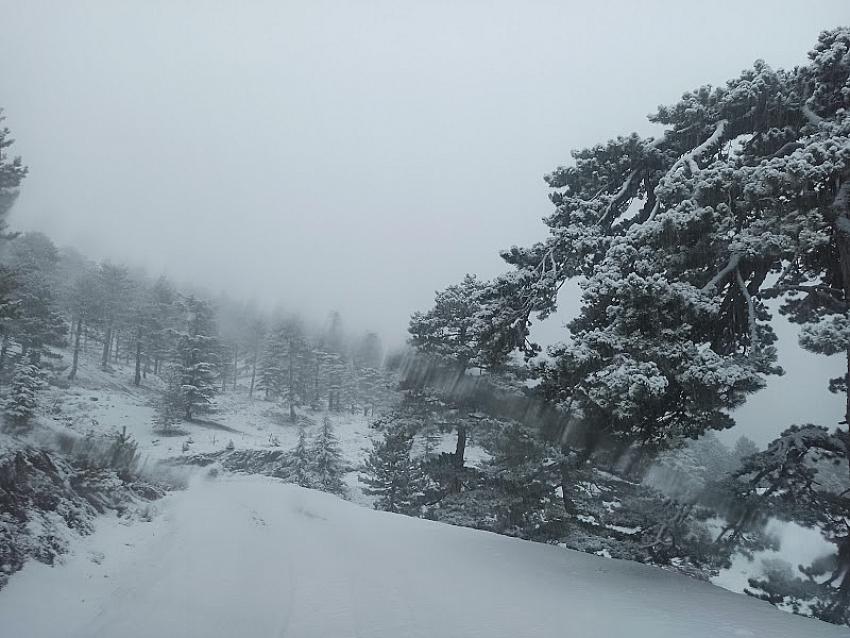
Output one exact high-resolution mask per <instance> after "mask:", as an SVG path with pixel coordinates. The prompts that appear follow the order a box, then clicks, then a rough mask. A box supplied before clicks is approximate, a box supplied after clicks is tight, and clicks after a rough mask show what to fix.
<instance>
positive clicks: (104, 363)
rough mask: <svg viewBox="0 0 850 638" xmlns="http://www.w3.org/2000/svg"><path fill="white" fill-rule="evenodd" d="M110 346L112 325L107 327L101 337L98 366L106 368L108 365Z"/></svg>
mask: <svg viewBox="0 0 850 638" xmlns="http://www.w3.org/2000/svg"><path fill="white" fill-rule="evenodd" d="M111 348H112V326H109V327H107V329H106V336H105V337H104V339H103V357H102V358H101V360H100V367H101V368H103V369H104V370H106V368H108V367H109V352H110V350H111Z"/></svg>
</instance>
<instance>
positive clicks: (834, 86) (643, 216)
mask: <svg viewBox="0 0 850 638" xmlns="http://www.w3.org/2000/svg"><path fill="white" fill-rule="evenodd" d="M848 33H850V32H848V30H847V29H836V30H834V31H830V32H825V33H824V34H822V35H821V37H820V40H819V42H818V45H817V47H816V49H815V50H814V51H813V52H812V53H811V55H810V59H811V64H810V65H808V66H803V67H799V68H796V69H794V70H792V71H782V70H773V69H771V68H770V67H769V66H768V65H767V64H765V63H764V62H762V61H758V62H756V63H755V65H754V67H753V68H752V69H749V70H746V71H744V72H743V73H742V74H741V76H740V77H738V78H736V79H733V80H731V81H729V82H728V83H727V84H726V85H725V86H722V87H701V88H699V89H697V90H695V91H691V92H688V93H686V94H685V95H684V96H683V98H682V99H681V100H680V101H679V102H678V103H676V104H674V105H672V106H669V107H661V108H660V109H659V110H658V112H657V113H656V114H655V115H653V116H652V117H651V118H650V119H651V120H652V121H653V122H655V123H657V124H660V125H662V126H664V127H665V129H666V130H665V132H664V133H663V134H662V135H661V136H659V137H654V138H644V137H641V136H639V135H637V134H632V135H628V136H624V137H618V138H616V139H614V140H610V141H608V142H606V143H604V144H599V145H597V146H594V147H592V148H588V149H585V150H581V151H577V152H575V153H573V159H574V162H573V164H572V165H571V166H567V167H562V168H558V169H557V170H555V171H554V172H553V173H552V174H550V175H549V176H548V177H547V182H548V183H549V186H550V187H551V188H552V194H551V199H552V202H553V203H554V205H555V211H554V213H553V214H552V215H551V216H550V217H549V218H548V219H547V220H546V223H547V225H548V227H549V230H550V236H549V238H548V239H547V240H546V241H545V242H541V243H538V244H535V245H533V246H531V247H529V248H519V247H514V248H512V249H510V250H508V251H505V252H504V253H503V257H504V258H505V260H506V261H507V262H508V263H510V264H511V265H512V266H514V270H513V271H512V272H510V273H508V274H506V275H503V276H501V277H497V278H496V279H495V280H494V281H493V282H491V283H490V284H489V285H488V289H487V290H485V291H484V292H483V293H482V294H481V295H479V299H481V301H482V305H481V309H480V310H479V311H478V313H477V319H478V326H477V328H476V331H477V333H478V334H479V335H480V343H479V347H480V348H481V349H482V350H484V351H485V352H486V353H488V356H489V357H490V358H491V359H497V358H498V357H500V356H502V357H504V356H508V355H509V354H510V352H511V351H513V350H514V349H516V348H519V349H522V350H533V349H532V348H531V347H530V346H529V345H528V344H527V340H528V334H529V333H528V330H529V323H530V321H531V318H532V316H536V317H540V318H542V317H545V316H547V315H549V314H550V313H551V312H553V311H554V310H555V309H556V305H557V293H558V290H559V289H560V288H561V286H562V285H563V284H564V282H565V281H567V280H569V279H577V280H578V281H579V283H580V285H581V287H582V289H583V295H582V306H581V309H580V312H579V314H578V316H577V317H576V319H575V320H573V321H572V322H571V323H570V324H569V341H567V342H565V343H563V344H561V345H559V346H556V347H554V348H552V349H551V352H550V354H551V362H548V363H546V364H544V365H541V366H540V370H539V371H540V374H541V377H542V386H541V387H542V390H543V391H544V392H545V393H546V396H547V397H548V398H549V399H551V400H553V401H555V402H558V403H559V404H560V405H562V406H563V407H564V409H565V410H568V411H569V413H570V415H571V419H568V420H566V422H570V421H574V422H578V423H581V424H583V426H584V427H585V428H586V431H587V432H588V433H589V434H590V435H591V440H590V441H589V442H588V443H589V444H590V445H592V444H593V443H594V441H593V438H594V437H595V436H598V435H601V434H602V433H604V434H605V436H607V437H615V438H626V439H630V440H634V441H639V442H640V443H641V444H642V445H643V446H644V448H645V449H646V448H649V449H651V448H652V447H660V446H664V445H666V444H667V443H668V442H670V441H675V440H677V439H678V438H680V437H682V436H689V437H694V436H697V435H699V434H701V433H702V432H704V431H706V430H708V429H723V428H726V427H730V426H731V425H732V424H733V419H732V417H731V416H730V414H729V412H730V410H731V409H732V408H734V407H736V406H738V405H740V403H741V402H742V401H743V400H744V399H745V398H746V396H747V395H748V394H750V393H752V392H754V391H756V390H758V389H759V388H761V387H762V386H763V385H764V376H765V375H767V374H771V373H775V372H778V368H777V367H776V365H775V360H776V354H775V349H774V347H773V342H774V340H775V336H774V333H773V331H772V329H771V327H770V324H769V319H770V310H769V308H768V306H767V305H766V304H765V303H764V300H765V298H766V297H768V296H771V295H774V296H775V295H781V296H783V298H787V299H792V298H797V297H798V296H799V295H803V298H804V300H805V302H803V303H802V304H798V305H799V307H800V313H798V314H797V315H796V316H797V317H798V318H799V320H804V319H805V318H806V317H807V316H808V317H810V318H811V319H812V320H816V324H817V326H818V327H819V329H822V330H823V331H825V332H826V333H830V334H835V333H836V331H837V332H838V333H841V334H843V332H842V330H843V329H842V328H840V324H841V322H842V321H844V320H843V319H842V318H841V317H842V316H843V315H842V314H841V313H842V312H845V311H844V310H842V309H841V304H842V303H843V299H842V298H843V296H844V295H845V293H844V290H843V288H842V286H843V284H842V283H841V281H842V280H841V272H842V263H844V261H842V259H844V258H842V257H841V255H842V254H843V253H842V250H843V249H841V246H842V245H843V243H842V242H843V241H844V237H845V235H847V236H850V235H848V234H847V233H844V231H842V230H841V229H842V228H843V226H844V225H845V222H844V221H842V219H845V220H846V219H850V217H847V215H850V213H848V212H847V205H848V197H846V195H847V194H848V193H850V182H847V179H848V178H847V175H846V168H845V167H846V165H847V161H848V154H850V147H848V144H847V130H848V128H847V127H848V126H850V119H848V115H847V113H848V110H847V106H848V97H847V92H846V81H847V76H848V74H847V68H848V66H847V65H848V62H847V42H848V37H849V36H848ZM846 225H847V227H848V228H850V222H847V223H846ZM842 233H844V234H842ZM848 245H850V244H848ZM845 261H847V263H848V264H850V252H848V257H847V259H846V260H845ZM847 272H850V266H848V267H847ZM848 281H850V278H848ZM812 304H815V306H816V307H818V308H819V312H818V313H815V314H813V313H809V315H805V313H804V312H803V309H804V308H810V307H812ZM795 307H797V306H795ZM826 309H831V310H830V312H832V313H837V314H829V313H827V312H826ZM841 325H843V324H841ZM848 325H850V324H848ZM816 332H817V330H816V329H815V327H814V326H813V327H812V328H810V329H808V332H806V334H807V335H808V337H807V338H808V339H809V341H810V342H811V343H812V344H814V342H815V341H816V340H817V339H816V334H815V333H816ZM842 339H843V337H842V338H841V339H837V340H833V341H832V342H833V344H836V346H837V348H839V349H840V348H841V347H843V346H842V345H841V344H842V343H844V341H842Z"/></svg>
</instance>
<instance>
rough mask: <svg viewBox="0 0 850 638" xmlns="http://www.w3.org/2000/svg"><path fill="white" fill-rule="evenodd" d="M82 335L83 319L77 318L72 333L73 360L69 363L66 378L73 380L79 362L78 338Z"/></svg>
mask: <svg viewBox="0 0 850 638" xmlns="http://www.w3.org/2000/svg"><path fill="white" fill-rule="evenodd" d="M82 333H83V318H82V317H77V329H76V331H75V332H74V359H73V361H72V362H71V371H70V372H69V373H68V378H69V379H70V380H72V381H73V380H74V377H76V376H77V364H78V363H79V360H80V337H81V336H82Z"/></svg>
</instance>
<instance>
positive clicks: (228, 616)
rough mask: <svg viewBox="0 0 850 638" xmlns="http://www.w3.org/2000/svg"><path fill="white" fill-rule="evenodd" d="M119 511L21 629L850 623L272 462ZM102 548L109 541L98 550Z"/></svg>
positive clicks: (700, 630) (11, 611)
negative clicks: (344, 486)
mask: <svg viewBox="0 0 850 638" xmlns="http://www.w3.org/2000/svg"><path fill="white" fill-rule="evenodd" d="M161 507H162V511H161V512H160V513H159V514H158V515H157V516H155V517H154V519H153V521H152V522H150V523H136V524H133V525H123V524H121V523H120V522H119V521H118V519H113V520H112V521H109V520H107V521H105V522H104V523H103V524H102V525H101V528H100V529H99V530H98V531H97V532H96V533H95V534H94V535H93V536H91V537H88V538H86V539H84V540H83V541H82V543H81V544H80V545H79V546H78V547H77V550H76V552H75V554H74V555H73V556H72V557H70V558H69V559H68V561H67V564H66V565H64V566H63V567H59V568H52V569H51V568H48V567H46V566H44V565H39V564H36V563H31V564H29V565H27V567H25V569H24V570H23V571H22V572H21V573H20V574H17V575H16V576H15V577H14V578H12V579H11V581H10V583H9V586H8V588H7V589H6V590H4V591H3V592H2V593H0V622H2V626H3V629H4V634H6V633H8V635H10V636H21V637H39V638H41V637H44V638H48V637H50V636H57V637H58V636H63V637H67V636H75V637H83V636H86V637H89V636H91V637H95V636H122V638H134V637H145V638H148V637H150V636H157V637H159V638H166V637H169V636H175V637H176V636H181V637H187V638H188V637H193V636H198V637H201V636H203V637H204V638H217V637H222V638H224V637H227V638H230V637H232V636H247V637H258V638H260V637H275V638H277V637H286V636H289V637H292V638H311V637H319V636H321V637H327V638H344V637H348V636H352V637H354V636H357V637H361V638H367V637H372V638H400V637H402V636H409V637H413V638H418V637H422V638H426V637H428V638H433V637H452V636H458V637H461V636H463V637H478V636H480V637H482V638H483V637H485V636H486V637H487V638H500V637H505V638H516V637H518V636H525V637H537V636H553V637H554V636H559V637H560V636H574V637H581V636H595V637H607V636H612V637H613V636H617V637H621V636H623V635H628V636H632V637H636V638H640V637H644V636H646V637H652V638H661V637H665V636H671V637H672V636H676V637H679V636H688V637H689V638H702V637H705V638H708V637H711V638H718V637H721V636H770V637H771V638H783V637H788V638H790V637H801V636H806V637H810V638H817V637H821V636H823V637H826V636H846V635H847V633H846V630H845V629H842V628H839V627H834V626H831V625H827V624H825V623H821V622H818V621H814V620H808V619H803V618H798V617H794V616H791V615H789V614H785V613H783V612H780V611H777V610H776V609H774V608H773V607H771V606H770V605H768V604H766V603H761V602H759V601H756V600H752V599H748V598H746V597H744V596H740V595H736V594H732V593H730V592H727V591H724V590H722V589H719V588H717V587H714V586H712V585H709V584H706V583H702V582H698V581H695V580H691V579H689V578H685V577H682V576H677V575H674V574H670V573H667V572H664V571H661V570H659V569H654V568H651V567H646V566H642V565H639V564H636V563H629V562H623V561H615V560H609V559H604V558H599V557H595V556H590V555H587V554H581V553H578V552H572V551H568V550H563V549H559V548H555V547H549V546H545V545H540V544H535V543H530V542H525V541H520V540H515V539H511V538H506V537H502V536H496V535H493V534H488V533H485V532H479V531H474V530H469V529H463V528H456V527H450V526H446V525H441V524H437V523H432V522H429V521H422V520H417V519H412V518H407V517H403V516H397V515H390V514H385V513H380V512H373V511H370V510H367V509H364V508H362V507H358V506H356V505H353V504H351V503H346V502H344V501H341V500H339V499H337V498H335V497H333V496H330V495H327V494H323V493H319V492H314V491H310V490H304V489H301V488H298V487H295V486H292V485H284V484H281V483H279V482H276V481H273V480H271V479H265V478H261V477H255V476H254V477H240V478H217V479H200V480H198V481H196V482H195V483H194V484H193V485H192V486H191V487H190V488H189V489H188V490H186V491H185V492H181V493H176V494H173V495H171V496H169V497H168V498H167V499H166V500H165V502H164V503H163V504H162V506H161ZM94 548H97V549H98V550H100V551H102V552H103V554H100V553H99V552H94V551H88V550H90V549H94Z"/></svg>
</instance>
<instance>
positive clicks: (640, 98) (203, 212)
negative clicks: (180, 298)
mask: <svg viewBox="0 0 850 638" xmlns="http://www.w3.org/2000/svg"><path fill="white" fill-rule="evenodd" d="M594 4H595V3H588V2H583V3H570V2H532V3H521V2H515V3H498V2H464V3H458V2H430V3H421V2H419V3H414V2H400V1H397V0H394V1H391V2H377V1H373V2H368V3H348V2H322V1H318V2H317V1H314V2H309V3H307V2H305V3H298V4H296V3H281V2H268V3H261V2H249V3H217V4H216V5H211V3H207V2H203V3H201V2H197V3H193V2H179V3H172V2H150V3H136V4H134V5H130V4H129V3H113V2H91V3H83V2H74V3H56V2H10V1H4V2H2V3H0V15H2V16H3V19H2V22H3V37H2V38H0V106H3V107H4V108H5V114H6V116H7V121H6V124H7V125H8V126H9V127H10V128H11V129H12V131H13V133H14V136H15V138H16V140H17V141H16V144H15V147H14V149H15V152H16V153H19V154H21V155H22V156H23V158H24V160H25V162H26V164H28V165H29V167H30V175H29V177H28V178H27V179H26V181H25V183H24V186H23V189H22V192H21V196H20V199H19V200H18V202H17V204H16V207H15V208H14V209H13V214H12V219H11V224H12V226H13V227H14V228H17V229H22V230H30V229H31V230H40V231H44V232H46V233H47V234H48V235H50V237H51V238H52V239H53V240H54V241H55V242H56V243H57V244H60V245H70V246H73V247H76V248H77V249H79V250H81V251H82V252H83V253H85V254H86V255H88V256H90V257H92V258H96V259H103V258H108V259H113V260H116V261H122V262H125V263H128V264H131V265H138V266H143V267H145V268H146V269H147V270H148V271H149V272H150V273H152V274H154V275H158V274H160V273H162V272H165V273H168V274H169V275H170V276H171V277H173V278H174V279H175V280H177V281H180V282H192V283H195V284H201V285H203V286H206V287H207V288H209V289H210V290H212V291H214V292H218V291H223V292H227V293H228V294H229V295H231V296H235V297H239V298H252V297H253V298H256V299H258V300H260V301H261V302H262V303H264V304H267V305H275V304H278V303H280V304H282V305H283V307H284V308H286V309H289V310H298V311H301V312H302V313H303V314H304V315H306V316H308V317H313V318H316V320H321V319H323V318H324V317H325V316H326V314H327V312H328V311H329V310H331V309H335V310H339V311H340V312H341V313H342V315H343V317H344V319H345V321H346V324H347V325H348V326H349V327H350V328H351V329H356V330H361V329H367V328H368V329H374V330H377V331H378V332H380V333H381V334H382V335H383V337H384V339H385V341H386V342H387V343H389V344H391V345H392V344H400V343H401V342H402V341H403V339H404V336H405V327H406V324H407V318H408V317H409V315H410V313H411V312H412V311H414V310H417V309H422V308H426V307H427V306H428V305H429V303H430V302H431V300H432V297H433V293H434V291H435V290H436V289H438V288H442V287H444V286H446V285H448V284H450V283H453V282H455V281H457V280H459V279H460V278H461V277H462V276H463V274H464V273H465V272H476V273H478V274H480V275H482V276H484V277H490V276H493V275H495V274H497V273H498V272H500V271H501V270H502V269H503V265H502V263H501V260H500V259H499V256H498V250H499V249H501V248H505V247H508V246H510V245H511V244H527V243H531V242H533V241H536V240H540V239H542V238H543V237H544V236H545V227H544V226H543V224H542V223H541V221H540V219H541V217H543V216H545V215H547V214H549V212H550V210H551V205H550V204H549V202H548V200H547V189H546V186H545V184H544V182H543V180H542V179H541V178H542V176H543V175H544V174H545V173H546V172H548V171H550V170H552V169H553V168H555V167H556V166H557V165H559V164H563V163H567V162H568V161H569V159H570V155H569V152H570V150H571V149H573V148H579V147H583V146H586V145H590V144H594V143H596V142H600V141H604V140H605V139H607V138H609V137H612V136H615V135H617V134H620V133H627V132H630V131H632V130H637V131H638V132H640V133H645V134H647V133H649V134H651V133H652V132H653V128H652V127H651V125H650V124H649V123H648V122H647V121H646V115H647V114H648V113H650V112H651V111H653V110H654V108H655V107H656V106H657V105H658V104H661V103H667V102H672V101H674V100H675V99H677V98H678V97H679V96H680V95H681V93H682V92H683V91H684V90H687V89H690V88H694V87H696V86H699V85H702V84H705V83H707V82H711V83H715V84H718V83H722V82H724V81H725V80H726V79H727V78H730V77H733V76H735V75H736V74H737V73H738V72H739V71H740V70H741V69H742V68H744V67H746V66H749V65H750V64H751V63H752V62H753V60H755V59H756V58H764V59H765V60H767V61H768V62H769V63H770V64H771V65H772V66H775V67H780V66H784V67H790V66H794V65H795V64H799V63H802V62H804V60H805V52H806V51H807V50H808V49H809V47H810V46H811V45H812V44H813V43H814V42H815V40H816V38H817V34H818V32H819V31H820V30H822V29H824V28H828V27H832V26H834V25H837V24H839V23H841V22H843V21H846V19H847V17H848V11H847V4H846V2H845V1H844V0H838V1H834V2H827V1H819V2H817V3H814V5H812V4H811V3H800V2H751V3H740V2H712V3H699V4H697V3H694V4H693V6H690V7H687V8H685V7H684V6H683V5H684V3H681V2H653V3H626V2H622V3H619V7H618V9H617V10H616V11H615V10H614V5H613V4H610V3H598V4H597V5H596V6H594ZM571 290H572V292H570V293H569V294H566V295H564V296H563V298H562V306H563V315H562V316H560V317H556V318H555V319H554V320H550V321H549V322H547V324H546V326H544V329H542V330H539V331H538V334H539V335H540V336H541V338H543V339H544V340H545V341H552V340H555V339H557V338H558V336H559V335H560V334H563V329H562V328H561V324H562V323H563V316H566V315H569V313H570V312H571V311H572V310H574V308H575V307H576V293H575V289H574V288H573V289H571ZM783 331H784V332H788V335H790V336H788V335H786V336H785V337H784V338H783V344H784V345H783V361H782V362H781V363H782V364H783V365H785V366H786V368H790V367H791V366H793V365H795V362H797V361H799V362H801V364H800V366H797V367H798V368H799V369H800V370H802V372H796V373H795V374H798V375H800V376H791V375H789V376H788V377H786V378H785V379H783V380H782V381H781V382H780V385H778V386H777V385H771V387H770V388H769V391H768V392H765V393H762V395H761V396H760V397H756V398H755V399H754V400H753V402H752V404H751V405H750V406H748V407H747V408H746V411H745V412H743V413H742V425H743V426H744V428H737V429H736V435H737V434H739V433H741V432H745V433H748V434H750V435H751V436H753V438H756V439H757V440H758V441H759V442H760V443H764V442H765V441H766V440H767V439H768V438H769V437H770V436H771V435H773V434H775V433H776V432H777V431H779V430H781V429H783V428H784V427H785V426H786V425H787V424H788V423H789V422H790V421H789V418H790V415H791V413H792V412H793V409H789V406H791V405H792V404H793V405H794V406H796V405H800V406H801V410H800V414H801V418H805V419H806V420H813V421H816V422H821V423H823V424H825V425H832V424H833V423H834V422H835V421H837V420H838V418H839V417H838V415H839V414H840V413H841V410H840V405H839V403H838V402H835V403H830V402H829V401H827V400H825V399H824V397H825V394H826V393H825V385H826V379H827V378H828V377H829V376H830V370H828V369H827V367H828V366H827V365H826V364H825V363H824V361H825V360H824V359H821V358H811V357H808V356H804V355H802V354H800V353H799V352H798V351H797V350H795V349H794V347H793V341H794V337H793V334H792V333H793V330H787V331H786V330H785V329H784V328H783ZM789 344H790V345H789ZM786 346H787V351H786ZM821 377H822V378H821ZM781 384H785V385H781ZM776 388H779V389H778V390H777V389H776ZM777 392H778V393H779V394H778V395H777ZM789 392H790V394H789ZM777 396H779V397H780V398H782V399H783V401H779V402H777V400H776V399H777ZM836 406H837V408H836Z"/></svg>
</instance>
